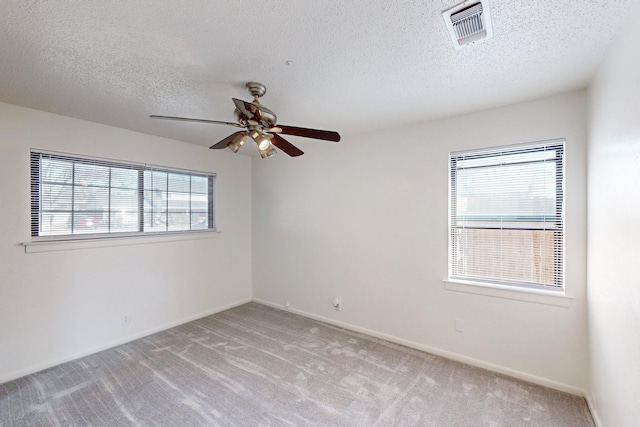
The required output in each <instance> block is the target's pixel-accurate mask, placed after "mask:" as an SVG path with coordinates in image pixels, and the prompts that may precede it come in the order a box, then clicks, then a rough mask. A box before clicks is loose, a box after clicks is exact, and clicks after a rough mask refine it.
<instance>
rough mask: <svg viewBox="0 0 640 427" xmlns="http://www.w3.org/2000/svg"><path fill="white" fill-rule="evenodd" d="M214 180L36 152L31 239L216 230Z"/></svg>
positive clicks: (207, 176) (33, 157) (203, 175)
mask: <svg viewBox="0 0 640 427" xmlns="http://www.w3.org/2000/svg"><path fill="white" fill-rule="evenodd" d="M214 179H215V175H214V174H206V173H199V172H192V171H179V170H172V169H168V168H167V169H165V168H161V167H152V166H148V165H142V164H135V163H125V162H115V161H110V160H104V159H95V158H87V157H77V156H72V155H66V154H60V153H47V152H40V151H32V152H31V235H32V237H34V238H39V237H44V238H47V239H52V238H55V239H64V238H81V237H85V238H86V237H105V235H113V236H115V235H118V236H122V235H127V234H133V235H137V234H145V233H152V232H186V231H192V230H215V223H214Z"/></svg>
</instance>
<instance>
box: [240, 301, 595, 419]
mask: <svg viewBox="0 0 640 427" xmlns="http://www.w3.org/2000/svg"><path fill="white" fill-rule="evenodd" d="M253 302H257V303H258V304H263V305H266V306H269V307H274V308H277V309H280V310H284V311H290V312H292V313H295V314H299V315H300V316H304V317H308V318H310V319H314V320H319V321H321V322H324V323H328V324H330V325H334V326H339V327H341V328H344V329H348V330H350V331H354V332H360V333H362V334H366V335H371V336H373V337H376V338H380V339H383V340H386V341H390V342H393V343H396V344H400V345H404V346H406V347H411V348H414V349H416V350H421V351H425V352H427V353H431V354H434V355H437V356H442V357H445V358H447V359H451V360H455V361H458V362H462V363H466V364H468V365H472V366H476V367H478V368H483V369H487V370H489V371H493V372H497V373H500V374H504V375H508V376H510V377H514V378H518V379H521V380H524V381H528V382H531V383H534V384H538V385H541V386H544V387H549V388H552V389H555V390H559V391H563V392H565V393H569V394H573V395H577V396H580V397H584V398H586V396H587V393H586V390H584V389H582V388H580V387H575V386H572V385H569V384H565V383H561V382H558V381H554V380H551V379H549V378H544V377H539V376H537V375H532V374H529V373H526V372H522V371H518V370H515V369H511V368H507V367H504V366H500V365H495V364H493V363H489V362H486V361H483V360H479V359H474V358H472V357H468V356H464V355H462V354H458V353H453V352H451V351H447V350H443V349H440V348H436V347H431V346H428V345H424V344H420V343H418V342H415V341H410V340H406V339H404V338H399V337H396V336H393V335H388V334H385V333H382V332H378V331H374V330H371V329H367V328H363V327H360V326H356V325H352V324H350V323H345V322H340V321H338V320H334V319H330V318H328V317H324V316H318V315H316V314H313V313H308V312H306V311H303V310H298V309H295V308H291V307H288V308H285V307H283V306H282V305H281V304H275V303H273V302H270V301H265V300H261V299H256V298H254V299H253ZM590 409H591V407H590ZM592 413H593V412H592ZM594 418H595V417H594Z"/></svg>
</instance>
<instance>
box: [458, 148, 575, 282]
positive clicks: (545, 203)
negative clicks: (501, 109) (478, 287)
mask: <svg viewBox="0 0 640 427" xmlns="http://www.w3.org/2000/svg"><path fill="white" fill-rule="evenodd" d="M563 165H564V140H554V141H545V142H539V143H532V144H527V145H519V146H509V147H498V148H491V149H485V150H475V151H465V152H456V153H451V155H450V176H451V183H450V209H451V217H450V230H449V276H450V278H451V279H461V280H467V281H475V282H484V283H493V284H503V285H517V286H528V287H536V288H547V289H562V288H563V287H564V280H563V258H564V256H563V254H564V221H563V219H564V166H563Z"/></svg>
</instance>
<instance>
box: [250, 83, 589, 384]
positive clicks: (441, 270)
mask: <svg viewBox="0 0 640 427" xmlns="http://www.w3.org/2000/svg"><path fill="white" fill-rule="evenodd" d="M357 119H358V118H357V114H356V115H354V120H357ZM586 127H587V124H586V95H585V93H584V92H582V91H580V92H574V93H570V94H566V95H561V96H557V97H553V98H547V99H542V100H538V101H533V102H528V103H525V104H519V105H513V106H509V107H505V108H499V109H494V110H489V111H483V112H478V113H474V114H469V115H465V116H459V117H455V118H450V119H446V120H438V121H434V122H427V123H423V124H420V125H416V126H413V127H407V128H403V129H395V130H389V131H385V132H380V133H373V134H370V135H362V136H359V137H350V138H344V139H343V141H342V142H340V143H339V144H333V143H329V142H319V141H318V142H313V141H312V142H307V141H308V140H303V139H296V140H295V143H296V144H298V145H299V146H300V148H302V149H303V151H306V152H307V154H306V155H305V156H302V157H299V158H296V159H290V158H286V156H284V155H282V154H280V155H278V156H276V157H274V158H272V159H269V161H268V162H267V161H260V160H259V159H258V160H256V161H254V163H253V175H252V180H253V215H254V218H253V283H254V291H253V292H254V299H257V300H261V301H265V302H268V303H271V304H274V305H280V306H282V305H284V304H285V303H286V302H289V303H290V304H291V309H293V310H296V311H298V312H301V313H304V314H307V315H311V316H314V317H317V318H322V319H325V320H328V321H331V322H334V323H339V324H342V325H345V326H348V327H351V328H355V329H358V330H366V331H368V332H371V333H374V334H377V335H380V336H384V337H386V338H391V339H394V340H396V341H399V342H403V343H405V344H409V345H413V346H415V347H418V348H423V349H427V350H431V351H434V352H437V353H440V354H445V355H448V356H450V357H455V358H458V359H460V360H465V361H467V362H471V363H475V364H478V365H481V366H488V367H491V368H492V369H496V370H500V371H503V372H507V373H510V374H512V375H516V376H520V377H522V378H526V379H529V380H533V381H536V382H539V383H543V384H547V385H551V386H554V387H557V388H560V389H564V390H567V391H571V392H575V393H584V390H585V389H586V370H587V357H586V351H587V331H586V302H585V294H586V290H585V282H586V278H585V271H586V266H585V259H586V251H585V248H586V156H585V147H586ZM558 137H565V138H566V140H567V146H566V169H567V191H566V193H567V218H566V224H567V229H566V254H567V255H566V256H567V259H566V288H567V294H568V295H570V296H572V297H574V299H573V301H572V302H571V305H570V307H568V308H567V307H557V306H550V305H543V304H536V303H531V302H524V301H516V300H511V299H503V298H494V297H488V296H483V295H474V294H468V293H461V292H454V291H450V290H445V288H444V284H443V282H442V279H443V278H445V277H446V274H447V215H448V212H447V197H448V188H447V186H448V154H449V152H450V151H456V150H463V149H469V148H476V147H488V146H496V145H506V144H514V143H522V142H529V141H537V140H545V139H552V138H558ZM291 140H292V142H293V140H294V137H293V138H291ZM334 296H341V297H342V298H343V309H342V311H340V312H337V311H335V310H334V309H333V307H332V306H331V301H332V298H333V297H334ZM455 318H461V319H463V320H464V323H465V331H464V332H462V333H460V332H456V331H455V330H454V319H455Z"/></svg>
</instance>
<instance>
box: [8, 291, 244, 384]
mask: <svg viewBox="0 0 640 427" xmlns="http://www.w3.org/2000/svg"><path fill="white" fill-rule="evenodd" d="M251 301H252V300H251V298H246V299H242V300H240V301H236V302H234V303H231V304H227V305H224V306H222V307H217V308H215V309H212V310H207V311H205V312H202V313H199V314H196V315H193V316H189V317H186V318H184V319H181V320H177V321H175V322H171V323H168V324H166V325H163V326H160V327H158V328H153V329H149V330H146V331H144V332H140V333H137V334H135V335H130V336H128V337H125V338H122V339H119V340H115V341H112V342H110V343H108V344H104V345H100V346H98V347H94V348H91V349H88V350H84V351H81V352H78V353H75V354H72V355H70V356H66V357H63V358H60V359H56V360H53V361H51V362H47V363H42V364H39V365H34V366H30V367H28V368H25V369H21V370H19V371H16V372H12V373H10V374H8V375H5V376H3V377H0V384H2V383H5V382H7V381H11V380H15V379H18V378H20V377H24V376H25V375H30V374H33V373H36V372H39V371H42V370H44V369H48V368H52V367H54V366H57V365H60V364H62V363H66V362H71V361H72V360H76V359H80V358H81V357H85V356H89V355H92V354H94V353H98V352H100V351H103V350H108V349H110V348H113V347H117V346H119V345H122V344H126V343H128V342H131V341H135V340H137V339H140V338H144V337H146V336H149V335H152V334H155V333H157V332H162V331H165V330H167V329H171V328H174V327H176V326H180V325H183V324H185V323H189V322H192V321H194V320H198V319H201V318H203V317H207V316H210V315H212V314H216V313H220V312H221V311H225V310H229V309H230V308H234V307H238V306H240V305H242V304H246V303H248V302H251Z"/></svg>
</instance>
